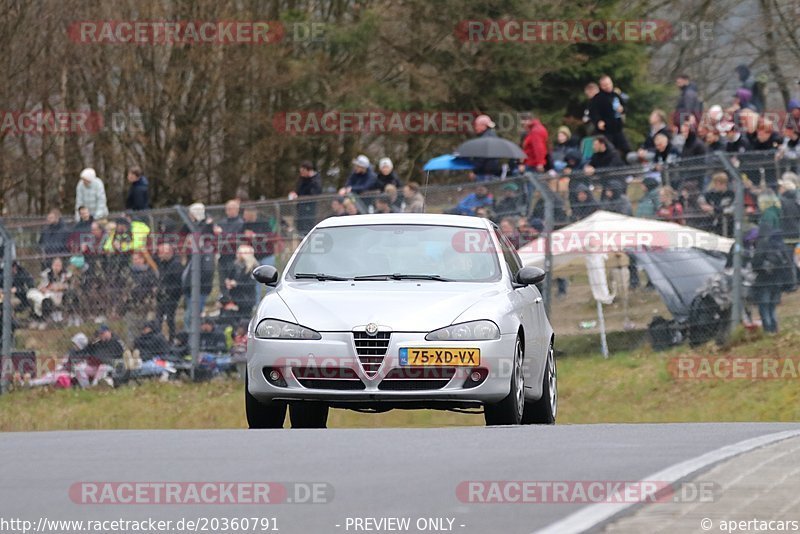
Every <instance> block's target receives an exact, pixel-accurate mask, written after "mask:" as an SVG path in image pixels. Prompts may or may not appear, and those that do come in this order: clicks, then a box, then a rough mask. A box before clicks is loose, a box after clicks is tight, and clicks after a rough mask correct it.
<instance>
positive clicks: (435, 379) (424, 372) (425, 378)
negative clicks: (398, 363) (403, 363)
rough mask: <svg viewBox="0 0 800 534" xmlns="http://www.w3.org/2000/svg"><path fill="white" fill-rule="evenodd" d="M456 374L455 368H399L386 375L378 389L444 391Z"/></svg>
mask: <svg viewBox="0 0 800 534" xmlns="http://www.w3.org/2000/svg"><path fill="white" fill-rule="evenodd" d="M455 374H456V370H455V368H454V367H398V368H397V369H392V370H391V371H389V372H388V373H387V374H386V377H384V379H383V380H382V381H381V383H380V384H379V385H378V389H381V390H384V391H424V390H433V389H442V388H443V387H445V386H446V385H447V384H448V382H450V379H452V378H453V376H455Z"/></svg>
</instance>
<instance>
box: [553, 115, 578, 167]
mask: <svg viewBox="0 0 800 534" xmlns="http://www.w3.org/2000/svg"><path fill="white" fill-rule="evenodd" d="M580 147H581V143H580V140H579V139H578V137H577V136H574V135H572V132H571V131H570V129H569V128H568V127H567V126H559V127H558V131H557V132H556V142H555V143H554V144H553V150H552V152H551V153H550V154H551V157H552V159H553V166H554V167H555V169H556V171H558V172H561V170H562V169H563V168H564V166H565V164H566V159H567V152H568V151H570V150H577V151H580ZM559 162H561V163H563V164H564V165H561V164H559Z"/></svg>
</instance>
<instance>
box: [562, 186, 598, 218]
mask: <svg viewBox="0 0 800 534" xmlns="http://www.w3.org/2000/svg"><path fill="white" fill-rule="evenodd" d="M569 208H570V212H571V216H570V219H571V220H572V221H573V222H575V221H580V220H581V219H585V218H586V217H588V216H589V215H591V214H592V213H594V212H595V211H597V210H598V209H600V206H599V204H598V203H597V201H596V200H595V198H594V196H593V195H592V191H591V189H589V187H588V186H586V185H584V184H580V185H578V187H577V188H576V189H575V201H574V202H570V206H569Z"/></svg>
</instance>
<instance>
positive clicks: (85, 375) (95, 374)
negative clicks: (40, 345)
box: [71, 324, 125, 387]
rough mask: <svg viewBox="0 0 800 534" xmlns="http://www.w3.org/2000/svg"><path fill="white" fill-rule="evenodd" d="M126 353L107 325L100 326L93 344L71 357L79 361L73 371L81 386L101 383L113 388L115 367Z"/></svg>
mask: <svg viewBox="0 0 800 534" xmlns="http://www.w3.org/2000/svg"><path fill="white" fill-rule="evenodd" d="M124 352H125V347H124V345H123V344H122V341H120V340H119V338H118V337H117V336H115V335H114V334H113V333H112V332H111V329H110V328H109V327H108V326H107V325H105V324H103V325H100V326H99V327H98V328H97V331H95V335H94V339H93V340H92V342H91V343H90V344H89V345H87V346H86V348H84V349H82V350H78V351H76V352H75V354H74V355H72V356H71V358H72V359H74V360H76V361H77V363H76V364H75V365H74V366H73V371H74V372H75V378H76V379H77V380H78V383H79V384H80V386H81V387H88V386H90V385H91V386H96V385H97V384H98V383H100V382H101V381H103V382H105V383H106V384H108V385H109V386H113V385H114V379H113V371H114V365H115V364H116V363H117V361H118V360H121V359H122V355H123V353H124Z"/></svg>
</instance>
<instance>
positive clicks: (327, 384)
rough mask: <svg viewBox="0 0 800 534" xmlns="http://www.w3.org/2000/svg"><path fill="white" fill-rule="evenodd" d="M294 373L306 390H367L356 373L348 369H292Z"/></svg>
mask: <svg viewBox="0 0 800 534" xmlns="http://www.w3.org/2000/svg"><path fill="white" fill-rule="evenodd" d="M292 373H293V374H294V377H295V378H296V379H297V381H298V382H300V385H301V386H303V387H304V388H309V389H332V390H341V391H358V390H363V389H366V386H365V385H364V382H362V381H361V379H360V378H358V375H357V374H356V372H355V371H354V370H353V369H348V368H346V367H335V368H330V367H292Z"/></svg>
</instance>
